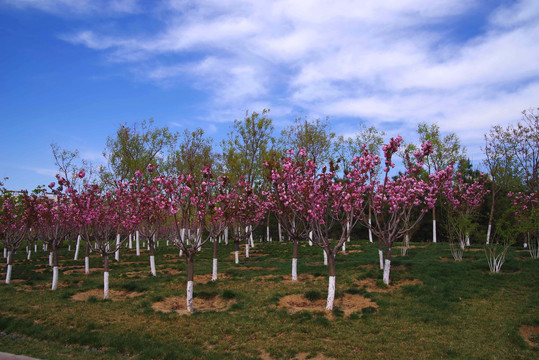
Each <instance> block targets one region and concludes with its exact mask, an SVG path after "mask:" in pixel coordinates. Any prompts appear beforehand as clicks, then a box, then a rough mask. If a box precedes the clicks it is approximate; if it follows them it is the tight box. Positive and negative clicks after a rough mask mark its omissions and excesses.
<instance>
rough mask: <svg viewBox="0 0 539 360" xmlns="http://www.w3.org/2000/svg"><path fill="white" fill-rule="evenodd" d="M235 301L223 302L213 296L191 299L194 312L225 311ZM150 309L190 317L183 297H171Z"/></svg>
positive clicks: (154, 304) (221, 299) (218, 297)
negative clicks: (211, 297) (210, 297)
mask: <svg viewBox="0 0 539 360" xmlns="http://www.w3.org/2000/svg"><path fill="white" fill-rule="evenodd" d="M234 302H235V300H225V299H223V298H221V297H220V296H215V297H214V298H213V299H200V298H194V299H193V306H194V308H195V311H225V310H226V309H228V307H229V306H230V305H231V304H232V303H234ZM152 308H153V309H154V310H155V311H160V312H165V313H169V312H173V311H175V312H177V313H178V314H180V315H190V314H191V313H190V312H188V311H187V304H186V298H185V297H183V296H182V297H179V296H172V297H168V298H166V299H164V300H163V301H159V302H156V303H153V305H152Z"/></svg>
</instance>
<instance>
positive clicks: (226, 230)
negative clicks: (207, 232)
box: [225, 226, 228, 245]
mask: <svg viewBox="0 0 539 360" xmlns="http://www.w3.org/2000/svg"><path fill="white" fill-rule="evenodd" d="M225 245H228V226H227V227H226V228H225Z"/></svg>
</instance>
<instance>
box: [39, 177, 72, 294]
mask: <svg viewBox="0 0 539 360" xmlns="http://www.w3.org/2000/svg"><path fill="white" fill-rule="evenodd" d="M56 178H57V179H58V187H56V184H55V183H54V182H52V183H50V184H49V188H50V189H51V191H52V193H53V195H54V198H47V197H44V196H43V197H41V198H40V199H39V201H37V203H36V208H35V211H36V223H35V225H36V229H37V231H39V233H40V234H41V240H42V241H43V242H44V243H45V244H46V245H47V246H48V247H50V255H49V256H50V260H51V261H50V263H51V264H52V286H51V290H56V289H57V288H58V269H59V261H58V250H59V248H60V246H61V245H62V243H63V241H64V239H65V237H66V235H67V234H68V233H69V232H70V231H71V227H73V226H74V220H73V219H74V217H73V216H74V213H73V208H72V207H71V206H70V202H69V201H68V198H67V196H66V192H64V188H67V189H70V186H69V182H68V181H67V180H65V179H64V178H62V177H61V176H59V175H56Z"/></svg>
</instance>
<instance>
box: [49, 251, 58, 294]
mask: <svg viewBox="0 0 539 360" xmlns="http://www.w3.org/2000/svg"><path fill="white" fill-rule="evenodd" d="M51 253H52V286H51V290H56V289H57V288H58V248H57V246H56V243H55V242H53V243H52V249H51Z"/></svg>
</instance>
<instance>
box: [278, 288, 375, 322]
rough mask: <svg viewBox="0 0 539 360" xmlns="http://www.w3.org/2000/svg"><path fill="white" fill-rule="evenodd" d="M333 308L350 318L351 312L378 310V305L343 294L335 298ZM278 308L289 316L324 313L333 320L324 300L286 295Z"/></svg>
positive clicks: (301, 295) (298, 295) (362, 298)
mask: <svg viewBox="0 0 539 360" xmlns="http://www.w3.org/2000/svg"><path fill="white" fill-rule="evenodd" d="M334 306H335V307H338V308H339V309H340V310H342V311H343V312H344V315H345V316H350V314H352V313H353V312H356V311H361V310H362V309H364V308H368V307H373V308H375V309H378V305H377V304H376V303H375V302H373V301H372V300H371V299H368V298H366V297H363V296H361V295H351V294H345V295H344V296H343V297H340V298H336V299H335V302H334ZM279 307H281V308H285V309H287V311H288V313H289V314H293V313H297V312H300V311H305V310H306V311H324V312H326V317H328V318H329V319H332V318H333V313H332V312H330V311H326V299H320V300H316V301H310V300H308V299H306V298H305V296H304V295H303V294H294V295H287V296H284V297H282V298H281V300H279Z"/></svg>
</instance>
